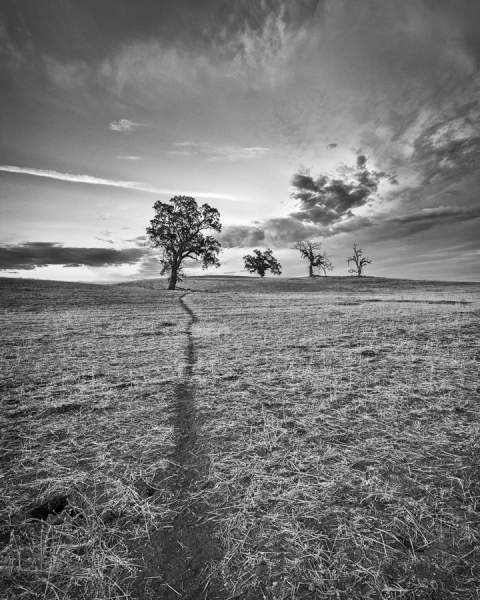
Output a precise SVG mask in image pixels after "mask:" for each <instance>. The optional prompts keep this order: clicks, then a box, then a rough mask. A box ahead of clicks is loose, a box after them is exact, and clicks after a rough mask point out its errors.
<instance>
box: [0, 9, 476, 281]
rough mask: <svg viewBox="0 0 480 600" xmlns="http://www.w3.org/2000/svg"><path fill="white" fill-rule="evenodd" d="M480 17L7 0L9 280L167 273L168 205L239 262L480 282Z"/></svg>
mask: <svg viewBox="0 0 480 600" xmlns="http://www.w3.org/2000/svg"><path fill="white" fill-rule="evenodd" d="M479 163H480V3H479V2H478V0H462V1H461V2H459V1H458V0H402V1H401V2H399V1H398V0H232V1H228V2H227V1H225V0H175V2H172V1H171V0H135V2H134V1H133V0H102V1H101V2H99V1H98V0H81V1H78V0H62V2H59V1H58V0H42V1H41V2H39V1H38V0H3V1H2V2H1V3H0V206H1V220H0V276H7V277H28V278H37V279H56V280H65V281H89V282H98V283H101V282H116V281H128V280H134V279H139V278H140V279H143V278H150V277H158V276H159V271H160V268H161V267H160V265H159V262H158V260H159V255H158V251H157V252H156V251H154V250H152V249H151V248H150V247H149V244H148V239H147V237H146V235H145V233H146V232H145V230H146V228H147V227H148V226H149V224H150V220H151V219H152V218H153V216H154V211H153V205H154V203H155V202H156V201H157V200H160V201H162V202H168V201H169V199H170V198H172V197H174V196H176V195H186V196H192V197H194V198H195V199H196V200H197V202H198V203H199V204H204V203H208V204H209V205H210V206H212V207H215V208H216V209H217V210H218V211H219V212H220V217H221V222H222V232H221V233H220V234H218V235H217V236H216V237H218V239H219V240H220V243H221V245H222V249H223V250H222V253H221V254H220V257H219V259H220V262H221V266H220V267H219V268H218V269H210V270H208V271H202V269H201V268H200V267H199V265H197V264H196V263H189V264H188V265H187V268H186V272H187V274H190V275H197V274H198V275H201V274H213V275H227V274H229V275H247V274H248V273H247V272H246V271H245V270H244V262H243V260H242V257H243V256H245V255H246V254H249V253H251V252H252V250H253V249H254V248H259V249H261V250H265V249H266V248H271V249H272V250H273V253H274V256H275V257H276V258H277V260H278V261H279V262H280V263H281V264H282V271H283V275H284V276H287V277H297V276H307V274H308V267H307V264H306V261H305V260H304V259H302V257H301V255H300V254H299V252H298V250H294V249H292V246H293V245H294V244H295V243H296V242H299V241H301V240H306V239H311V240H315V241H317V242H321V244H322V249H323V250H324V251H326V252H327V254H328V255H329V256H330V257H331V260H332V263H333V266H334V270H333V272H332V274H333V275H345V276H346V275H348V265H347V261H346V258H347V256H349V255H351V253H352V246H353V244H357V246H359V247H361V248H362V249H363V251H364V255H365V256H367V257H368V258H369V259H371V260H372V263H371V264H370V265H369V266H368V267H367V268H366V270H365V274H366V275H372V276H379V277H380V276H381V277H401V278H411V279H437V280H451V281H480V268H479V264H480V169H479Z"/></svg>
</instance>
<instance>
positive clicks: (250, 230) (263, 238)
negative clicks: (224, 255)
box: [218, 217, 329, 248]
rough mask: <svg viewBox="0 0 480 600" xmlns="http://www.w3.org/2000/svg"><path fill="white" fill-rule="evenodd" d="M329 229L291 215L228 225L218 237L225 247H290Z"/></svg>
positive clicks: (321, 234) (320, 234)
mask: <svg viewBox="0 0 480 600" xmlns="http://www.w3.org/2000/svg"><path fill="white" fill-rule="evenodd" d="M328 234H329V232H328V229H326V228H322V227H318V226H315V225H310V224H305V223H301V222H300V221H298V220H297V219H293V218H291V217H284V218H276V219H266V220H265V221H262V222H259V223H254V224H252V225H226V226H224V227H223V228H222V232H221V234H220V235H219V236H218V239H219V241H220V243H221V244H222V246H223V247H224V248H251V247H253V246H273V247H276V248H278V247H280V248H284V247H288V246H289V245H290V244H292V243H293V242H297V241H300V240H304V239H306V238H308V237H311V238H312V237H319V236H325V235H328Z"/></svg>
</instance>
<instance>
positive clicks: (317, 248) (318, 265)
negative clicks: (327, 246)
mask: <svg viewBox="0 0 480 600" xmlns="http://www.w3.org/2000/svg"><path fill="white" fill-rule="evenodd" d="M292 249H293V250H298V251H299V252H300V254H301V255H302V258H306V259H307V260H308V276H309V277H318V275H317V274H316V273H315V272H314V269H317V271H318V273H320V271H323V274H324V275H325V276H326V275H327V271H333V265H332V262H331V260H330V257H329V256H328V255H327V253H326V252H325V251H323V252H322V251H321V249H322V244H321V242H312V240H305V241H303V242H297V243H296V244H294V245H293V246H292Z"/></svg>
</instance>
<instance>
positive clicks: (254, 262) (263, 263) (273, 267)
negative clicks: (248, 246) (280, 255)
mask: <svg viewBox="0 0 480 600" xmlns="http://www.w3.org/2000/svg"><path fill="white" fill-rule="evenodd" d="M253 253H254V255H255V256H253V255H251V254H247V256H244V257H243V260H244V261H245V269H246V270H247V271H248V272H249V273H258V274H259V275H260V277H265V273H266V272H267V271H271V272H272V274H273V275H281V274H282V271H281V269H282V265H281V264H280V263H279V262H278V261H277V260H276V258H274V256H273V254H272V251H271V250H270V248H267V250H266V251H265V252H262V251H261V250H258V249H256V248H255V250H254V251H253Z"/></svg>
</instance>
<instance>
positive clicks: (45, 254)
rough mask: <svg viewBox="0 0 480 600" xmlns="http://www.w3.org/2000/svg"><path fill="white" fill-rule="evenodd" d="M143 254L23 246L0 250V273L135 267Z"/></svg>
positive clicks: (40, 244) (141, 251) (137, 251)
mask: <svg viewBox="0 0 480 600" xmlns="http://www.w3.org/2000/svg"><path fill="white" fill-rule="evenodd" d="M146 253H147V250H145V249H141V248H126V249H124V250H115V249H113V248H71V247H64V246H63V245H62V244H58V243H55V242H23V243H22V244H9V245H6V246H1V247H0V270H6V269H21V270H33V269H36V268H37V267H46V266H48V265H65V266H68V267H78V266H87V267H106V266H116V265H124V264H135V263H137V262H139V261H140V260H141V259H142V258H143V257H144V256H145V254H146Z"/></svg>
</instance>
